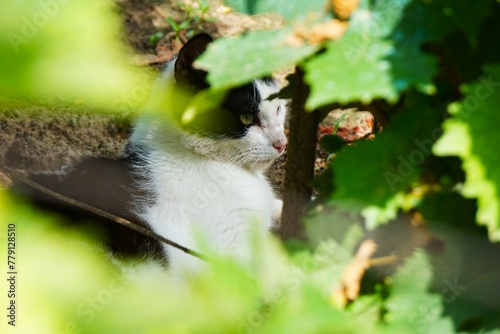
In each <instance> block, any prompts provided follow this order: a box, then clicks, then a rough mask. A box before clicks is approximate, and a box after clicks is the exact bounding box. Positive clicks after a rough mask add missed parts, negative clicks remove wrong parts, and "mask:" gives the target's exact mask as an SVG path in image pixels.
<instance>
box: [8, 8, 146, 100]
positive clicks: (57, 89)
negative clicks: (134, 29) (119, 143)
mask: <svg viewBox="0 0 500 334" xmlns="http://www.w3.org/2000/svg"><path fill="white" fill-rule="evenodd" d="M119 29H120V24H119V20H118V17H117V16H116V15H115V13H113V10H112V8H111V7H110V2H103V1H99V0H90V1H84V0H73V1H56V0H54V1H36V0H22V1H2V2H1V3H0V35H1V38H0V54H1V55H2V56H1V59H0V73H1V76H0V92H1V93H2V94H3V95H4V96H5V95H6V96H11V97H16V98H27V97H29V98H32V97H36V98H38V99H43V98H47V97H49V98H54V97H59V98H63V99H79V100H82V101H84V102H89V103H93V104H99V105H101V106H106V107H109V106H110V105H111V106H115V105H116V106H120V105H122V104H124V103H126V104H127V105H128V106H129V107H135V106H138V105H140V104H141V103H142V102H144V101H145V99H146V97H147V93H148V92H149V90H150V88H151V80H150V79H149V76H148V75H147V74H146V73H145V71H144V70H141V69H138V68H134V67H132V66H131V65H129V63H128V62H129V60H130V53H129V52H127V50H126V49H125V47H124V45H123V42H122V39H121V38H120V34H119Z"/></svg>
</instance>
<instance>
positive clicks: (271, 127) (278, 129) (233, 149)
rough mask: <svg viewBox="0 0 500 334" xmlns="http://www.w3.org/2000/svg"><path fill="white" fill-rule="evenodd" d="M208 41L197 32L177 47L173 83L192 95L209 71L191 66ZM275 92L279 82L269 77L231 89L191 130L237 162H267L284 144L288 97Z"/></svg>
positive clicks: (203, 87)
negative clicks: (283, 97)
mask: <svg viewBox="0 0 500 334" xmlns="http://www.w3.org/2000/svg"><path fill="white" fill-rule="evenodd" d="M212 41H213V40H212V38H211V37H210V36H209V35H207V34H199V35H196V36H195V37H193V38H192V39H190V40H189V41H188V42H187V43H186V44H185V45H184V46H183V47H182V48H181V50H180V51H179V55H178V56H177V58H176V59H175V60H174V62H175V63H174V64H173V66H171V67H173V77H174V80H175V82H176V84H179V85H181V86H184V87H185V88H186V89H188V90H190V91H191V92H192V93H197V92H199V91H201V90H203V89H207V88H209V85H208V83H207V80H206V79H207V72H205V71H203V70H200V69H197V68H195V67H193V63H194V62H195V61H196V59H197V58H198V57H199V56H200V55H201V54H202V53H203V52H204V51H205V50H206V48H207V47H208V45H209V44H210V43H211V42H212ZM242 57H246V55H242ZM235 75H237V73H235ZM278 91H279V87H278V85H277V83H276V82H275V81H274V80H273V79H272V78H270V77H266V78H262V79H256V80H253V81H252V82H251V83H248V84H245V85H242V86H240V87H236V88H233V89H231V90H230V91H229V92H228V93H227V95H226V97H225V99H224V101H223V103H222V104H221V106H220V108H217V110H214V111H211V112H209V113H206V114H202V115H200V116H198V119H196V120H195V121H194V122H192V124H191V125H190V126H191V127H192V128H191V130H192V131H191V133H195V134H196V135H197V136H199V137H200V139H206V140H207V141H210V140H211V141H217V142H218V143H217V144H218V145H219V146H221V147H224V149H225V150H226V151H227V152H226V153H229V158H230V159H231V160H232V162H234V163H235V164H243V165H253V166H254V167H257V168H259V167H261V165H262V166H268V165H269V163H270V162H272V161H273V160H274V159H275V158H276V157H278V156H279V155H280V154H281V153H282V152H283V151H284V149H285V146H286V144H287V139H286V136H285V133H284V123H285V117H286V113H287V101H286V100H283V99H279V98H273V99H271V98H270V97H271V96H272V95H273V94H276V93H277V92H278ZM197 145H201V141H197Z"/></svg>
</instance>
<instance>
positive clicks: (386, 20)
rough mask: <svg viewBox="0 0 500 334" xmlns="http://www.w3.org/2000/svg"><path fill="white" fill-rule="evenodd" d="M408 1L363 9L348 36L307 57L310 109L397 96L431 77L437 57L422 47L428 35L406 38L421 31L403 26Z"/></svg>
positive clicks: (424, 82) (355, 16) (387, 0)
mask: <svg viewBox="0 0 500 334" xmlns="http://www.w3.org/2000/svg"><path fill="white" fill-rule="evenodd" d="M407 4H408V1H406V0H401V1H398V0H386V1H378V2H376V5H375V6H374V7H373V8H369V9H360V10H358V11H357V12H356V13H355V15H354V16H353V18H352V20H351V22H350V24H349V29H348V31H347V32H346V34H345V35H344V36H343V38H342V39H341V40H340V41H338V42H331V43H330V44H329V45H328V49H327V51H326V52H325V53H323V54H322V55H320V56H318V57H316V58H314V59H312V60H310V61H308V62H307V64H306V81H307V82H308V83H309V85H310V86H311V95H310V96H309V99H308V100H307V103H306V106H307V108H308V109H314V108H316V107H319V106H321V105H325V104H327V103H330V102H339V103H348V102H351V101H358V100H360V101H362V102H365V103H366V102H369V101H371V100H373V99H375V98H384V99H387V100H389V101H395V100H396V99H397V98H398V96H399V94H400V92H401V91H403V90H405V89H407V88H408V87H411V86H412V85H416V84H429V83H430V79H431V76H432V74H433V73H434V71H435V61H434V59H433V58H432V57H430V56H429V55H426V54H423V53H422V52H421V51H420V48H419V44H420V42H421V41H422V40H420V41H418V43H414V44H409V43H405V42H404V41H405V40H407V39H411V40H412V41H414V40H415V37H414V36H408V33H407V32H406V31H405V30H403V29H399V28H398V26H397V23H398V22H399V21H400V20H403V21H404V19H405V17H404V16H403V13H404V9H405V6H406V5H407ZM411 33H412V34H413V35H415V36H418V35H419V34H420V32H419V31H414V32H411Z"/></svg>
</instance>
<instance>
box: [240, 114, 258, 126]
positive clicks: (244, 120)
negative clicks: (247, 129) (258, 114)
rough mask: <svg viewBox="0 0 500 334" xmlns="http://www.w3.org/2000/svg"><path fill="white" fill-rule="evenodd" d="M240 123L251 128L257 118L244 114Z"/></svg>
mask: <svg viewBox="0 0 500 334" xmlns="http://www.w3.org/2000/svg"><path fill="white" fill-rule="evenodd" d="M240 121H241V123H243V125H246V126H250V125H253V124H254V123H255V116H254V115H252V114H243V115H240Z"/></svg>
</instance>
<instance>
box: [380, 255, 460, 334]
mask: <svg viewBox="0 0 500 334" xmlns="http://www.w3.org/2000/svg"><path fill="white" fill-rule="evenodd" d="M431 280H432V267H431V265H430V263H429V259H428V257H427V256H426V255H425V254H424V253H423V252H422V251H416V252H415V253H414V254H413V255H412V256H411V257H410V258H409V259H408V260H406V262H405V263H404V265H403V266H402V267H400V268H399V270H398V271H397V272H396V274H394V275H393V276H392V279H391V281H392V284H391V285H392V291H391V293H390V295H389V298H388V299H387V301H386V307H387V310H388V313H387V315H386V321H387V323H388V324H390V325H392V324H401V325H402V326H404V327H406V329H407V330H408V329H409V328H411V329H412V332H413V333H415V332H416V333H429V334H431V333H454V330H453V324H452V322H451V320H450V319H448V318H443V317H442V316H441V314H442V312H443V306H442V302H441V299H440V297H439V295H435V294H431V293H429V292H427V290H428V289H429V286H430V284H431ZM405 332H406V331H405Z"/></svg>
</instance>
